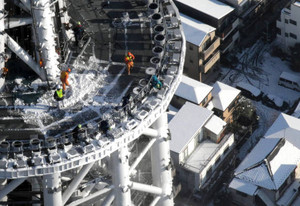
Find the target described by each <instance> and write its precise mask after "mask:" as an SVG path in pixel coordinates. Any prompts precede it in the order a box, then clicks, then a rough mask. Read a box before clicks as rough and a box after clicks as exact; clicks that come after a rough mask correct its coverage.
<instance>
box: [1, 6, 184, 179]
mask: <svg viewBox="0 0 300 206" xmlns="http://www.w3.org/2000/svg"><path fill="white" fill-rule="evenodd" d="M67 12H68V13H69V15H70V16H71V17H72V21H73V22H77V21H81V23H82V24H83V26H84V28H85V31H86V32H87V33H88V34H89V37H90V39H89V38H87V39H86V45H85V46H84V47H83V50H81V49H79V48H77V47H76V46H74V45H73V44H72V43H70V44H69V48H70V52H69V53H68V54H69V55H68V56H66V58H65V61H64V62H62V63H61V65H60V68H61V69H65V68H67V67H71V68H72V72H71V73H70V84H71V86H70V87H68V89H67V92H66V97H67V98H66V99H65V100H64V101H63V104H62V107H61V109H58V108H57V107H56V104H57V103H56V102H55V100H54V99H53V97H52V96H53V93H54V86H55V85H56V84H57V83H59V76H58V77H57V81H56V82H50V84H51V85H52V87H51V88H52V90H48V91H45V93H44V94H42V95H40V97H39V98H38V99H37V101H36V103H31V104H27V105H25V104H24V101H22V100H21V99H17V100H16V101H15V102H14V105H13V106H6V112H7V113H10V112H8V111H16V110H17V111H18V112H17V113H18V115H16V119H21V120H20V121H22V124H23V125H24V128H22V130H20V133H19V136H18V138H16V136H17V134H18V131H14V133H13V135H12V134H10V133H9V132H7V131H8V130H7V129H6V128H5V124H7V121H8V120H7V119H5V116H4V117H3V119H5V122H4V127H0V129H1V130H2V131H4V132H7V133H6V134H5V137H4V138H5V139H6V141H5V142H4V143H3V142H2V143H1V154H2V156H6V157H5V158H2V159H1V160H0V176H1V178H9V179H13V178H20V177H28V176H37V175H44V174H51V173H53V172H58V171H60V172H63V171H66V170H69V169H73V168H75V167H78V166H82V165H84V164H87V163H90V162H93V161H96V160H100V159H102V158H104V157H105V156H107V155H109V154H110V153H112V152H114V151H116V150H117V149H118V148H120V147H122V145H124V144H125V145H127V144H128V143H129V142H131V141H133V140H135V139H136V138H138V137H139V136H140V135H142V134H143V132H144V131H145V129H147V128H148V127H149V126H151V124H152V123H153V122H154V121H155V120H156V119H157V118H158V117H159V116H160V114H161V113H162V112H165V111H166V109H167V107H168V105H169V102H170V100H171V98H172V96H173V95H174V93H175V90H176V89H177V87H178V85H179V83H180V80H181V75H182V69H183V63H184V57H185V38H184V35H183V33H182V29H181V24H180V20H179V13H178V11H177V10H176V9H175V7H174V4H173V2H172V1H170V2H169V1H165V3H163V4H159V8H158V11H152V10H151V9H149V8H148V7H147V5H145V4H142V3H141V2H140V1H136V2H135V1H131V2H129V1H126V2H123V1H116V2H114V1H110V4H107V3H106V1H90V2H88V3H87V1H85V0H70V1H69V7H68V11H67ZM153 14H157V15H156V17H155V18H154V17H153ZM61 15H63V14H61ZM157 16H158V17H160V18H158V19H156V18H157ZM72 21H71V23H72ZM156 25H159V26H160V27H161V28H162V31H160V30H155V26H156ZM161 28H160V29H161ZM159 32H163V34H162V36H163V38H164V40H165V42H163V43H161V42H157V41H156V40H157V39H155V36H156V35H157V34H159ZM70 41H72V40H70ZM155 48H156V49H157V48H158V50H156V49H155ZM160 49H162V50H160ZM127 51H130V52H132V53H133V54H134V55H135V57H136V59H135V66H134V68H133V70H132V72H131V75H127V71H126V69H125V64H124V63H123V58H124V55H125V54H126V53H127ZM149 67H152V68H155V69H154V70H155V71H156V74H157V75H158V76H159V78H160V79H161V80H162V81H163V88H162V89H161V90H156V89H153V88H151V87H150V85H149V78H150V77H151V75H149V72H146V70H147V71H153V69H147V68H149ZM33 85H35V86H33ZM40 85H43V84H42V83H41V82H38V81H35V82H33V83H32V84H31V86H32V88H34V90H35V91H36V90H38V89H39V87H40ZM126 94H131V97H132V100H131V101H130V103H129V104H127V105H126V109H124V108H121V107H120V106H121V105H122V98H123V97H124V96H125V95H126ZM2 109H4V108H2ZM11 109H12V110H11ZM103 119H107V120H108V121H109V122H110V123H111V125H112V130H110V131H109V133H108V134H107V135H105V134H102V133H101V132H100V131H99V129H98V124H99V121H101V120H103ZM78 124H82V125H84V126H86V127H87V131H88V136H87V137H86V142H85V143H80V144H76V143H75V142H74V141H73V138H71V136H72V132H71V131H72V129H73V128H74V127H75V126H76V125H78ZM0 126H1V125H0ZM29 127H30V128H33V129H31V130H34V131H30V132H29V133H28V134H26V133H25V132H24V131H26V130H30V129H29ZM22 135H23V137H22ZM1 138H2V139H3V137H1ZM30 139H31V140H32V139H39V141H40V142H39V144H37V146H38V148H39V151H38V152H37V151H33V147H35V146H36V145H33V144H32V142H31V143H30ZM17 140H18V141H19V140H22V144H21V146H19V145H18V144H15V147H13V146H11V145H12V144H14V143H13V142H15V143H16V141H17ZM50 140H51V141H50ZM7 143H8V146H7ZM53 145H54V148H55V149H54V150H53ZM17 146H18V147H21V148H22V149H21V150H22V154H23V155H22V156H18V157H17V158H15V156H14V155H8V154H9V148H12V150H15V151H17V150H16V149H17Z"/></svg>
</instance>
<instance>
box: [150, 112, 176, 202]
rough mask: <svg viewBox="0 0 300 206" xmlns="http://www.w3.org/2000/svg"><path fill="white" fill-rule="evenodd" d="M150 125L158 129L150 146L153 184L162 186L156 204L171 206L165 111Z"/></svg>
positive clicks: (169, 160) (168, 147) (169, 159)
mask: <svg viewBox="0 0 300 206" xmlns="http://www.w3.org/2000/svg"><path fill="white" fill-rule="evenodd" d="M152 127H153V129H156V130H157V131H158V136H157V137H156V138H157V141H156V142H155V143H154V144H153V146H152V148H151V164H152V179H153V185H154V186H157V187H160V188H162V192H163V196H162V197H161V198H160V200H159V201H158V203H157V205H159V206H171V205H174V202H173V197H172V173H171V169H170V167H169V165H170V163H171V157H170V143H169V139H168V117H167V113H165V112H164V113H162V115H161V116H160V117H159V118H158V119H157V120H156V121H155V122H154V124H153V125H152Z"/></svg>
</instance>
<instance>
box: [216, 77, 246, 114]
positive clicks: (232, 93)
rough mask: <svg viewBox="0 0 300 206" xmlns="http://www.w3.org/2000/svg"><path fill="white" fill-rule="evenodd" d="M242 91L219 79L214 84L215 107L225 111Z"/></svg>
mask: <svg viewBox="0 0 300 206" xmlns="http://www.w3.org/2000/svg"><path fill="white" fill-rule="evenodd" d="M240 92H241V91H240V90H238V89H236V88H234V87H231V86H229V85H227V84H224V83H222V82H219V81H217V82H216V83H215V84H214V85H213V90H212V96H213V99H212V103H213V105H214V108H217V109H219V110H221V111H225V110H226V109H227V107H228V106H229V105H230V104H231V102H233V101H234V100H235V99H236V97H237V96H238V95H239V93H240Z"/></svg>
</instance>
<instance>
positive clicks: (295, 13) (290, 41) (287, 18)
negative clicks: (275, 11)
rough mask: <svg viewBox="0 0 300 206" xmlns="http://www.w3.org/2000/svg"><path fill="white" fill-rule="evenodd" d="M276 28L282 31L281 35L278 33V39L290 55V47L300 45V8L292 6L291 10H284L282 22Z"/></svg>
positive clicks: (278, 22) (281, 16)
mask: <svg viewBox="0 0 300 206" xmlns="http://www.w3.org/2000/svg"><path fill="white" fill-rule="evenodd" d="M298 5H300V4H299V3H298ZM295 22H296V25H295ZM276 26H277V28H279V29H280V30H281V33H280V34H279V33H277V37H278V39H279V41H280V43H281V45H282V46H283V48H284V49H285V51H286V52H287V53H289V47H292V46H294V45H295V44H296V43H300V6H296V5H295V4H292V5H291V8H290V9H289V8H284V9H282V11H281V15H280V21H277V22H276ZM294 35H295V36H294ZM295 37H296V38H295Z"/></svg>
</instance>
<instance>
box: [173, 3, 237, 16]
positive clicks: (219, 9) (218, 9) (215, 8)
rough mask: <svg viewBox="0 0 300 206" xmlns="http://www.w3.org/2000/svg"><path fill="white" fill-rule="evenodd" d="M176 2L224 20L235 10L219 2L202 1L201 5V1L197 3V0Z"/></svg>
mask: <svg viewBox="0 0 300 206" xmlns="http://www.w3.org/2000/svg"><path fill="white" fill-rule="evenodd" d="M176 1H177V2H180V3H182V4H185V5H187V6H189V7H192V8H194V9H196V10H198V11H200V12H202V13H205V14H207V15H209V16H211V17H214V18H216V19H222V18H223V17H225V16H226V15H227V14H229V13H230V12H232V11H233V10H234V8H233V7H231V6H229V5H227V4H224V3H222V2H220V1H218V0H201V3H200V1H195V0H176Z"/></svg>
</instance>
